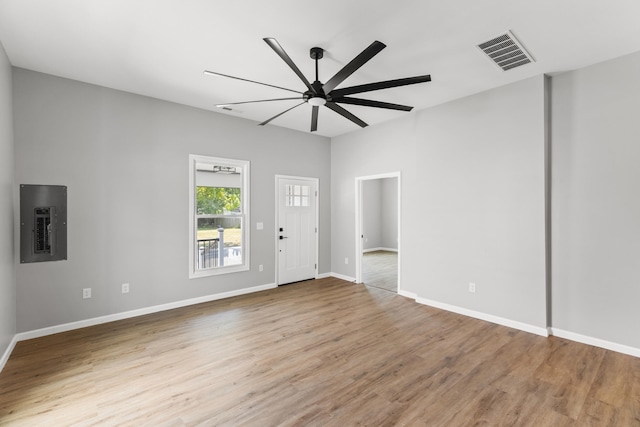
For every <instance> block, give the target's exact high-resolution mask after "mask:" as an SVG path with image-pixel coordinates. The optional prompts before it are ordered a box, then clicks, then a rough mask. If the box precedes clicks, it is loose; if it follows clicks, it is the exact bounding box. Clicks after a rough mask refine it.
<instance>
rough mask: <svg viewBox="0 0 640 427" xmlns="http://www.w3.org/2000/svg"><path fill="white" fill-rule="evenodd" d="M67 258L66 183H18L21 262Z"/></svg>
mask: <svg viewBox="0 0 640 427" xmlns="http://www.w3.org/2000/svg"><path fill="white" fill-rule="evenodd" d="M63 259H67V187H65V186H63V185H27V184H22V185H20V262H21V263H28V262H42V261H59V260H63Z"/></svg>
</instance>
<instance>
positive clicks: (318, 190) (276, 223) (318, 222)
mask: <svg viewBox="0 0 640 427" xmlns="http://www.w3.org/2000/svg"><path fill="white" fill-rule="evenodd" d="M280 179H300V180H303V181H312V182H314V183H315V187H316V192H317V196H316V225H315V227H316V236H315V238H316V259H315V261H314V262H315V264H316V269H315V276H314V279H317V278H318V267H319V266H318V257H319V253H318V251H319V247H318V240H319V239H318V236H319V234H320V179H318V178H311V177H307V176H293V175H276V176H275V201H276V203H275V205H276V215H275V226H274V228H273V231H274V233H273V241H274V242H275V243H274V247H275V254H276V256H275V264H276V265H275V270H276V277H275V279H276V285H277V284H278V283H279V282H280V278H279V275H280V271H279V270H280V262H279V260H280V255H279V246H278V245H279V242H278V226H279V223H278V221H279V219H280V216H279V215H280V209H279V208H280V202H279V200H278V191H279V188H278V185H279V181H280Z"/></svg>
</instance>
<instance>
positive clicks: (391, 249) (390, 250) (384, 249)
mask: <svg viewBox="0 0 640 427" xmlns="http://www.w3.org/2000/svg"><path fill="white" fill-rule="evenodd" d="M375 251H386V252H398V249H397V248H383V247H379V248H369V249H363V250H362V253H363V254H365V253H367V252H375Z"/></svg>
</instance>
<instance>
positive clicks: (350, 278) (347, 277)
mask: <svg viewBox="0 0 640 427" xmlns="http://www.w3.org/2000/svg"><path fill="white" fill-rule="evenodd" d="M329 276H331V277H335V278H336V279H342V280H346V281H347V282H355V281H356V278H355V277H349V276H345V275H344V274H340V273H333V272H332V273H329Z"/></svg>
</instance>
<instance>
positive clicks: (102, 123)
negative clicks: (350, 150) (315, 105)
mask: <svg viewBox="0 0 640 427" xmlns="http://www.w3.org/2000/svg"><path fill="white" fill-rule="evenodd" d="M13 79H14V82H13V83H14V88H15V91H14V117H15V129H14V131H15V158H16V159H15V180H16V184H57V185H67V186H68V222H69V225H68V260H67V261H60V262H49V263H36V264H29V265H18V267H17V289H18V291H17V330H18V332H23V331H29V330H34V329H38V328H43V327H48V326H53V325H59V324H64V323H67V322H73V321H79V320H84V319H90V318H94V317H97V316H102V315H108V314H114V313H119V312H124V311H128V310H133V309H138V308H145V307H150V306H154V305H158V304H165V303H171V302H176V301H181V300H185V299H189V298H196V297H200V296H206V295H212V294H218V293H222V292H226V291H233V290H237V289H242V288H247V287H253V286H259V285H263V284H272V283H274V282H275V270H274V265H275V246H274V242H275V230H274V224H275V192H274V187H275V178H274V176H275V175H276V174H285V175H296V176H310V177H317V178H319V180H320V251H319V269H318V270H319V272H320V273H324V272H329V271H330V206H331V203H330V200H331V193H330V180H329V175H330V143H329V140H328V139H327V138H324V137H319V136H315V135H310V134H307V133H301V132H295V131H290V130H286V129H283V128H278V127H276V126H264V127H261V126H257V123H254V122H250V121H247V120H243V119H238V118H234V117H230V116H224V115H221V114H216V113H212V112H208V111H204V110H199V109H194V108H190V107H186V106H182V105H177V104H172V103H168V102H163V101H159V100H156V99H151V98H146V97H142V96H138V95H133V94H129V93H125V92H119V91H115V90H110V89H106V88H101V87H98V86H93V85H89V84H84V83H80V82H76V81H71V80H66V79H62V78H57V77H53V76H50V75H45V74H40V73H36V72H32V71H27V70H23V69H14V75H13ZM190 153H192V154H201V155H210V156H218V157H226V158H234V159H241V160H249V161H251V222H252V224H251V226H252V229H251V270H250V271H247V272H242V273H236V274H227V275H221V276H215V277H207V278H199V279H193V280H189V279H188V247H189V246H188V233H189V226H188V220H189V218H188V215H189V210H188V200H189V199H188V188H189V185H188V173H189V168H188V165H189V162H188V155H189V154H190ZM282 153H286V154H287V155H286V156H282V155H281V154H282ZM256 222H263V223H264V230H261V231H260V230H256V227H255V224H256ZM16 227H17V225H16ZM18 250H19V248H18V247H16V251H18ZM259 264H263V265H264V271H263V272H259V271H258V265H259ZM125 282H127V283H130V289H131V291H130V293H129V294H122V293H121V289H120V287H121V284H122V283H125ZM85 287H91V288H92V289H93V298H91V299H88V300H83V299H82V298H81V296H82V288H85Z"/></svg>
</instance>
